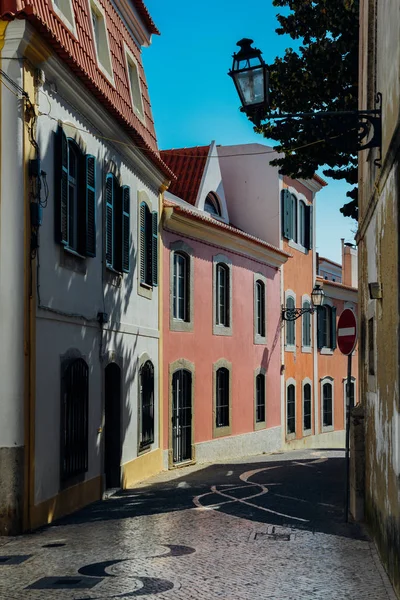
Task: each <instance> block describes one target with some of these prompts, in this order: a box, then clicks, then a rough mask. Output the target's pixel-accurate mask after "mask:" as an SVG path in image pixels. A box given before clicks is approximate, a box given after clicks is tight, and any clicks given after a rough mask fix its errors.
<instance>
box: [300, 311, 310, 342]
mask: <svg viewBox="0 0 400 600" xmlns="http://www.w3.org/2000/svg"><path fill="white" fill-rule="evenodd" d="M310 306H311V304H310V302H309V301H308V300H304V302H303V309H306V310H309V309H310ZM302 319H303V344H302V345H303V347H305V348H309V347H310V346H311V313H310V312H305V313H303V317H302Z"/></svg>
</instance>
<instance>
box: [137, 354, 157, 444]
mask: <svg viewBox="0 0 400 600" xmlns="http://www.w3.org/2000/svg"><path fill="white" fill-rule="evenodd" d="M139 381H140V402H139V411H140V414H139V423H140V432H139V433H140V439H139V447H140V448H141V449H142V448H145V447H147V446H150V444H152V443H153V442H154V367H153V363H152V362H151V361H150V360H148V361H146V362H145V363H144V365H143V366H142V367H141V369H140V373H139Z"/></svg>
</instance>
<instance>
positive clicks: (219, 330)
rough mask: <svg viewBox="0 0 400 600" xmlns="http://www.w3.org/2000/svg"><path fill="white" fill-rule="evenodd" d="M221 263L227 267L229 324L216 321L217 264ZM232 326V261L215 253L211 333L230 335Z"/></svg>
mask: <svg viewBox="0 0 400 600" xmlns="http://www.w3.org/2000/svg"><path fill="white" fill-rule="evenodd" d="M219 263H223V264H224V265H225V266H226V267H227V269H228V283H229V298H228V310H229V325H228V327H226V326H225V325H220V324H219V323H217V318H216V317H217V315H216V311H217V298H218V296H217V265H218V264H219ZM232 326H233V314H232V261H231V259H230V258H228V257H227V256H225V255H224V254H216V255H214V256H213V334H214V335H232Z"/></svg>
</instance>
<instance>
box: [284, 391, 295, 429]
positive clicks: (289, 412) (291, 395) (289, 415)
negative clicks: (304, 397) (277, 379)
mask: <svg viewBox="0 0 400 600" xmlns="http://www.w3.org/2000/svg"><path fill="white" fill-rule="evenodd" d="M286 430H287V434H288V435H289V434H291V433H295V432H296V388H295V386H294V385H293V384H292V383H291V384H290V385H288V386H287V392H286Z"/></svg>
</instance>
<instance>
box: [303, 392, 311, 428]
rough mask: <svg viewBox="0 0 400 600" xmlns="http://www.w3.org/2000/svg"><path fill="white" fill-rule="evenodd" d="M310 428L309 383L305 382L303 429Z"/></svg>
mask: <svg viewBox="0 0 400 600" xmlns="http://www.w3.org/2000/svg"><path fill="white" fill-rule="evenodd" d="M310 429H311V385H310V384H309V383H305V384H304V386H303V430H304V431H309V430H310Z"/></svg>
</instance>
